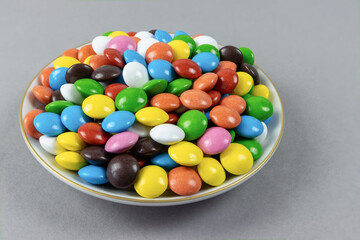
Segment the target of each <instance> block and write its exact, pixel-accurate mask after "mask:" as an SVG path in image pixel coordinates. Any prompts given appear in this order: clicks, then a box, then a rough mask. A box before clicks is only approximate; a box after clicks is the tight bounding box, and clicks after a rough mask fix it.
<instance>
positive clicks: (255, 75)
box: [241, 63, 260, 85]
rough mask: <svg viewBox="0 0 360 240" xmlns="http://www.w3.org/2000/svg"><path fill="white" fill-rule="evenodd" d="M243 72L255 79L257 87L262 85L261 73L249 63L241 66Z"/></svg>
mask: <svg viewBox="0 0 360 240" xmlns="http://www.w3.org/2000/svg"><path fill="white" fill-rule="evenodd" d="M241 71H243V72H246V73H248V74H250V76H252V78H253V79H254V84H255V85H258V84H260V77H259V73H258V71H257V70H256V68H255V67H254V66H252V65H250V64H248V63H243V64H241Z"/></svg>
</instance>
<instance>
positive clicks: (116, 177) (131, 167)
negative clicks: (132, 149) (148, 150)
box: [106, 154, 140, 189]
mask: <svg viewBox="0 0 360 240" xmlns="http://www.w3.org/2000/svg"><path fill="white" fill-rule="evenodd" d="M139 169H140V168H139V164H138V161H137V160H136V158H135V157H134V156H132V155H131V154H121V155H118V156H116V157H114V158H113V159H111V160H110V162H109V165H108V167H107V170H106V176H107V178H108V179H109V182H110V184H111V185H113V186H114V187H116V188H120V189H121V188H126V187H128V186H130V185H131V184H132V183H133V182H134V181H135V179H136V176H137V175H138V172H139Z"/></svg>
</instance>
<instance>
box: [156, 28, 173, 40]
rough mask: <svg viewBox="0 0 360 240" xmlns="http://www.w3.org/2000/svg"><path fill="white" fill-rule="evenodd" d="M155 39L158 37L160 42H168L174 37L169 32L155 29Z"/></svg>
mask: <svg viewBox="0 0 360 240" xmlns="http://www.w3.org/2000/svg"><path fill="white" fill-rule="evenodd" d="M154 36H155V39H157V40H158V41H160V42H164V43H168V42H170V41H171V40H172V37H171V36H170V34H169V33H167V32H165V31H163V30H156V31H155V34H154Z"/></svg>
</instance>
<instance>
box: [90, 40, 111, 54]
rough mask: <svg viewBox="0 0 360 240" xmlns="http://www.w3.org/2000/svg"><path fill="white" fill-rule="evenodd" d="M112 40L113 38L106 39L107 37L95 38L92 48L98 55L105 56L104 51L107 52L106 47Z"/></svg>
mask: <svg viewBox="0 0 360 240" xmlns="http://www.w3.org/2000/svg"><path fill="white" fill-rule="evenodd" d="M110 40H111V38H109V37H106V36H97V37H96V38H94V39H93V40H92V42H91V46H92V48H93V49H94V51H95V52H96V53H97V54H99V55H103V54H104V50H105V48H106V46H107V45H108V43H109V42H110Z"/></svg>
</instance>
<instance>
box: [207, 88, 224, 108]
mask: <svg viewBox="0 0 360 240" xmlns="http://www.w3.org/2000/svg"><path fill="white" fill-rule="evenodd" d="M207 94H208V95H209V96H210V98H211V101H212V104H211V107H214V106H216V105H217V104H218V103H219V102H220V100H221V93H220V92H219V91H216V90H211V91H209V92H207Z"/></svg>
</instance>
